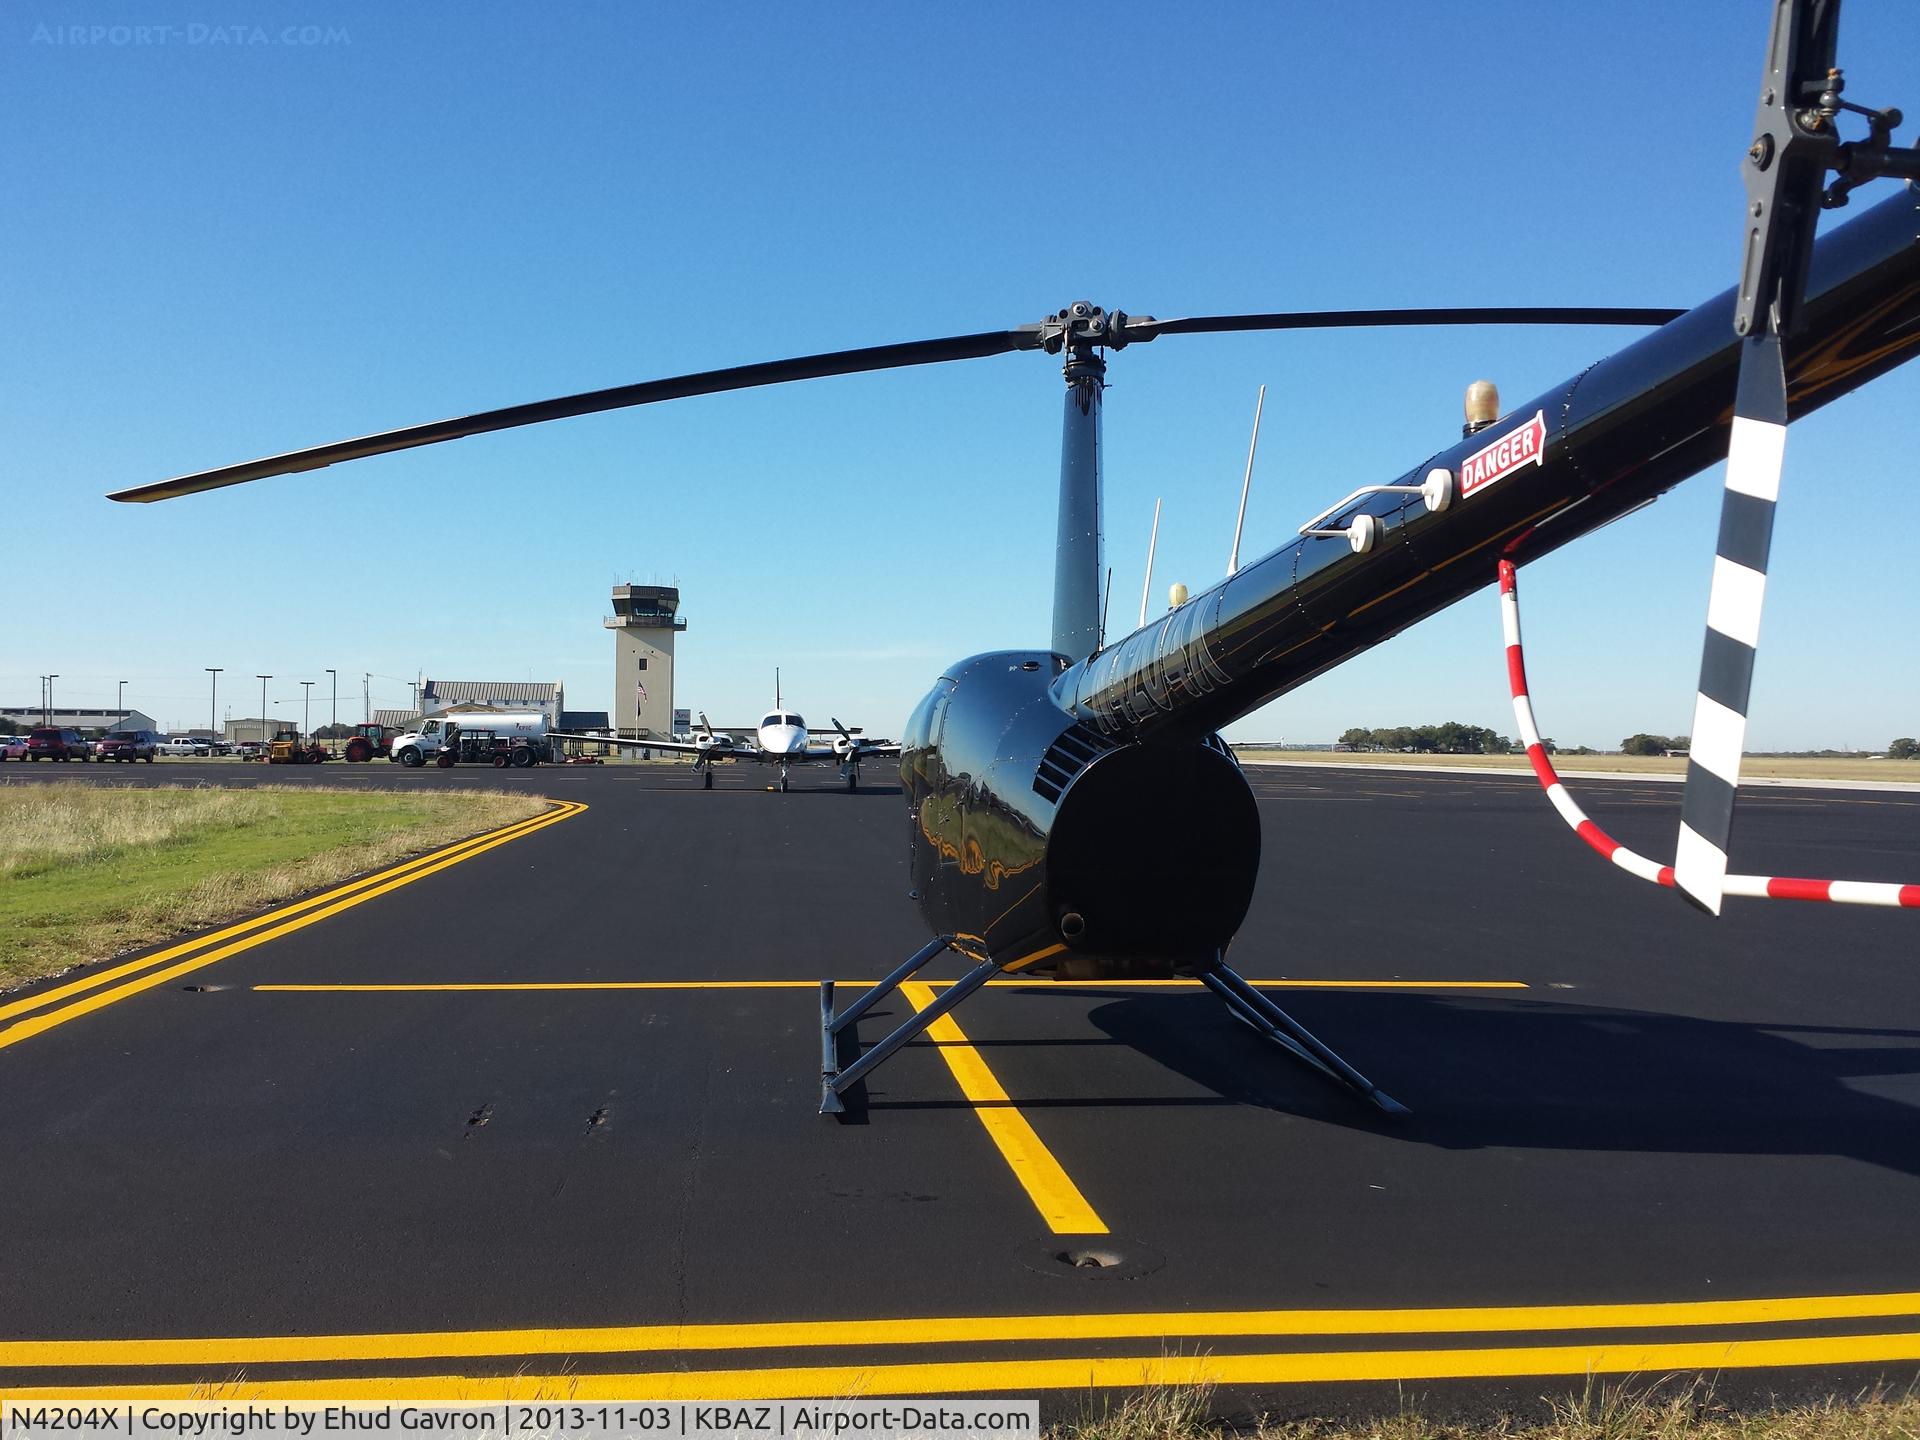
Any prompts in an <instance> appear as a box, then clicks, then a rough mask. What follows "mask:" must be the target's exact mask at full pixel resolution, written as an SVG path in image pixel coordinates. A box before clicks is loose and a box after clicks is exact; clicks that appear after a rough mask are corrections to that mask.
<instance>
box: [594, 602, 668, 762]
mask: <svg viewBox="0 0 1920 1440" xmlns="http://www.w3.org/2000/svg"><path fill="white" fill-rule="evenodd" d="M604 623H605V625H606V628H607V629H609V630H611V631H613V726H614V732H615V733H616V734H617V735H619V736H621V737H622V738H623V739H627V740H654V739H671V738H672V736H673V642H674V637H675V636H677V635H678V634H679V633H680V632H681V631H682V630H685V629H686V628H687V622H686V620H685V619H684V618H683V617H682V616H681V614H680V590H679V587H678V586H675V585H616V586H614V587H613V614H612V615H610V616H608V617H607V619H606V621H605V622H604Z"/></svg>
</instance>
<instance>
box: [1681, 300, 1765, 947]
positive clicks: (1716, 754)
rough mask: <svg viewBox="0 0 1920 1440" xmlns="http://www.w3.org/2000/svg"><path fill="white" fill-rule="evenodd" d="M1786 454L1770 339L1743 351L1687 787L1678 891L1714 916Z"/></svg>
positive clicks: (1722, 879) (1737, 780) (1742, 750)
mask: <svg viewBox="0 0 1920 1440" xmlns="http://www.w3.org/2000/svg"><path fill="white" fill-rule="evenodd" d="M1786 451H1787V376H1786V369H1785V365H1784V362H1783V360H1782V357H1781V352H1780V337H1779V336H1778V335H1776V334H1774V333H1772V330H1771V327H1769V329H1768V332H1767V333H1765V334H1762V335H1759V336H1755V337H1754V338H1752V339H1749V340H1746V341H1743V342H1742V343H1741V346H1740V380H1739V384H1738V387H1737V389H1736V391H1735V394H1734V403H1733V434H1732V437H1731V439H1730V440H1729V442H1728V446H1727V483H1726V488H1725V489H1724V491H1722V493H1721V497H1720V535H1719V539H1718V540H1717V541H1716V543H1715V546H1714V559H1713V587H1712V589H1711V591H1710V592H1709V594H1708V598H1707V631H1706V640H1705V643H1704V645H1703V646H1702V649H1701V654H1700V685H1699V691H1698V694H1697V695H1696V696H1695V698H1694V707H1693V730H1692V732H1691V741H1690V744H1691V752H1690V754H1689V756H1688V760H1687V788H1686V793H1685V795H1684V796H1683V797H1682V799H1681V804H1680V836H1679V839H1678V841H1677V842H1676V844H1675V847H1674V859H1673V874H1674V883H1675V884H1676V885H1677V886H1678V887H1679V889H1680V891H1681V893H1682V894H1684V895H1686V897H1687V898H1688V899H1689V900H1691V901H1692V902H1693V903H1694V904H1695V905H1697V906H1699V907H1700V908H1701V909H1702V910H1705V911H1707V912H1708V913H1710V914H1713V915H1718V914H1719V913H1720V902H1721V899H1722V897H1723V895H1724V893H1725V890H1726V878H1727V845H1728V841H1729V839H1730V837H1731V836H1732V834H1733V806H1734V801H1735V800H1736V798H1738V794H1739V789H1740V761H1741V757H1742V756H1743V755H1744V754H1745V752H1746V746H1747V702H1748V698H1749V696H1750V695H1751V693H1752V689H1753V662H1754V659H1755V657H1756V656H1757V655H1758V654H1759V649H1760V611H1761V607H1762V604H1763V602H1764V601H1765V599H1766V593H1767V554H1768V551H1769V549H1770V548H1771V547H1772V543H1773V514H1774V509H1775V506H1776V504H1777V503H1778V501H1779V499H1780V471H1781V467H1782V465H1783V464H1784V462H1785V459H1786Z"/></svg>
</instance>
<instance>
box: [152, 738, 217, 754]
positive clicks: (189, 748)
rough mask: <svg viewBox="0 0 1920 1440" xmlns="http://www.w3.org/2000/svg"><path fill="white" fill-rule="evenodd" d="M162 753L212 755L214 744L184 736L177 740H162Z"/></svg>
mask: <svg viewBox="0 0 1920 1440" xmlns="http://www.w3.org/2000/svg"><path fill="white" fill-rule="evenodd" d="M160 753H161V754H162V755H211V754H212V753H213V746H212V745H211V744H209V743H208V742H207V741H205V740H189V739H186V738H185V737H184V736H183V737H181V738H179V739H176V740H163V741H161V742H160Z"/></svg>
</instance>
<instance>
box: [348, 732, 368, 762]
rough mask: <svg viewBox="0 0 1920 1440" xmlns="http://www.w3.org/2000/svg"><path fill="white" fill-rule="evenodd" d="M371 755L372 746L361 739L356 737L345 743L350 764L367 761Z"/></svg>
mask: <svg viewBox="0 0 1920 1440" xmlns="http://www.w3.org/2000/svg"><path fill="white" fill-rule="evenodd" d="M372 754H373V746H371V745H369V744H368V743H367V742H366V740H365V739H363V738H360V737H356V738H354V739H352V740H349V741H348V742H347V759H348V760H349V761H350V762H354V763H358V762H359V761H362V760H366V759H368V758H369V757H370V756H371V755H372Z"/></svg>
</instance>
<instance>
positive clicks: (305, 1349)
mask: <svg viewBox="0 0 1920 1440" xmlns="http://www.w3.org/2000/svg"><path fill="white" fill-rule="evenodd" d="M1916 1314H1920V1294H1916V1293H1912V1292H1899V1293H1892V1294H1878V1295H1813V1296H1794V1297H1785V1298H1778V1299H1756V1300H1716V1301H1666V1302H1653V1303H1645V1304H1596V1305H1582V1304H1570V1305H1515V1306H1488V1307H1443V1308H1434V1309H1408V1310H1365V1309H1362V1310H1252V1311H1216V1312H1193V1311H1172V1312H1160V1313H1153V1312H1148V1313H1138V1314H1133V1313H1120V1314H1082V1315H1071V1314H1054V1315H1003V1316H951V1317H947V1316H936V1317H927V1318H921V1319H894V1320H824V1321H798V1322H796V1321H775V1322H758V1323H732V1324H708V1325H699V1324H694V1325H688V1324H668V1325H633V1326H608V1327H602V1328H554V1329H547V1330H537V1329H536V1330H482V1331H439V1332H431V1331H429V1332H405V1333H398V1334H367V1335H310V1336H255V1337H233V1338H222V1339H212V1338H208V1339H178V1340H132V1339H129V1340H14V1341H0V1370H4V1369H11V1370H21V1369H32V1370H51V1369H111V1370H124V1369H128V1368H144V1367H150V1366H174V1367H181V1366H191V1367H198V1368H199V1369H200V1378H199V1379H196V1380H186V1381H163V1382H160V1383H149V1384H144V1385H129V1384H125V1383H122V1384H117V1385H111V1386H104V1387H89V1386H84V1385H83V1386H78V1387H73V1386H61V1387H40V1388H15V1387H4V1388H5V1391H6V1398H7V1399H9V1400H21V1401H24V1400H42V1399H75V1400H79V1399H85V1398H89V1397H92V1396H98V1395H108V1394H111V1395H117V1396H120V1397H121V1398H123V1399H154V1400H161V1399H182V1398H211V1399H223V1400H241V1399H281V1400H295V1399H301V1400H369V1401H374V1400H379V1401H398V1400H407V1401H415V1402H430V1401H441V1402H454V1401H462V1400H467V1401H479V1400H503V1399H568V1400H582V1401H585V1400H593V1399H602V1398H606V1399H639V1398H646V1399H655V1400H672V1399H683V1398H684V1399H697V1400H743V1399H765V1398H780V1397H799V1396H835V1395H869V1396H875V1395H915V1394H918V1395H940V1394H959V1393H967V1392H975V1393H978V1392H983V1391H1011V1392H1016V1393H1017V1392H1019V1391H1022V1390H1058V1389H1083V1388H1086V1387H1089V1386H1138V1385H1148V1384H1160V1385H1202V1384H1218V1385H1271V1384H1298V1383H1306V1382H1322V1383H1324V1382H1329V1381H1367V1380H1371V1381H1379V1380H1439V1379H1462V1378H1476V1377H1477V1378H1486V1377H1519V1376H1576V1377H1578V1376H1587V1375H1601V1374H1628V1373H1647V1372H1654V1373H1658V1372H1662V1371H1667V1370H1721V1369H1750V1368H1760V1367H1773V1366H1798V1365H1845V1364H1869V1363H1889V1362H1905V1361H1912V1360H1917V1359H1920V1334H1916V1333H1914V1331H1913V1330H1912V1328H1911V1322H1912V1320H1913V1319H1914V1317H1915V1316H1916ZM1849 1320H1851V1321H1856V1322H1859V1321H1887V1320H1894V1321H1902V1322H1907V1323H1908V1328H1906V1329H1902V1330H1894V1331H1877V1332H1870V1333H1853V1334H1821V1333H1811V1334H1804V1335H1799V1336H1781V1335H1778V1334H1772V1335H1769V1334H1764V1333H1763V1334H1761V1335H1757V1336H1756V1335H1754V1334H1752V1331H1751V1328H1750V1327H1754V1326H1779V1325H1788V1324H1799V1325H1824V1324H1831V1323H1833V1322H1837V1321H1849ZM1708 1329H1711V1330H1714V1331H1717V1332H1718V1333H1715V1334H1713V1335H1711V1337H1710V1338H1683V1339H1682V1338H1672V1339H1641V1338H1634V1337H1632V1336H1631V1335H1622V1334H1619V1333H1618V1332H1622V1331H1634V1330H1642V1331H1644V1330H1666V1331H1669V1332H1671V1331H1673V1330H1680V1331H1688V1330H1691V1331H1693V1332H1694V1334H1695V1336H1698V1335H1699V1333H1700V1332H1701V1331H1702V1330H1708ZM1575 1331H1586V1332H1589V1334H1590V1335H1591V1336H1592V1338H1586V1339H1574V1340H1571V1342H1570V1343H1569V1341H1568V1340H1567V1339H1555V1340H1550V1341H1548V1342H1547V1343H1541V1341H1540V1340H1539V1339H1534V1340H1533V1341H1532V1342H1531V1343H1520V1344H1512V1343H1508V1344H1494V1345H1478V1346H1476V1345H1466V1346H1463V1345H1461V1344H1459V1343H1458V1342H1459V1341H1460V1340H1462V1339H1463V1338H1465V1337H1468V1336H1476V1335H1501V1336H1506V1337H1516V1338H1517V1337H1521V1336H1528V1337H1548V1336H1555V1334H1556V1332H1558V1333H1559V1335H1561V1336H1565V1335H1566V1334H1567V1332H1575ZM1608 1331H1612V1332H1615V1334H1613V1335H1611V1336H1608V1335H1604V1334H1603V1333H1602V1334H1594V1333H1593V1332H1608ZM1401 1335H1406V1336H1414V1335H1417V1336H1422V1337H1425V1338H1427V1339H1429V1340H1438V1341H1440V1342H1441V1343H1440V1344H1438V1345H1435V1344H1431V1343H1429V1344H1424V1345H1418V1346H1411V1347H1407V1348H1393V1349H1382V1348H1379V1345H1378V1341H1379V1340H1380V1339H1382V1338H1385V1337H1388V1336H1401ZM1357 1336H1364V1337H1369V1338H1370V1339H1372V1340H1373V1342H1374V1343H1373V1344H1372V1345H1371V1346H1369V1347H1368V1348H1365V1349H1327V1348H1324V1347H1323V1345H1319V1344H1316V1345H1313V1346H1311V1347H1310V1348H1306V1349H1296V1350H1268V1351H1263V1352H1258V1353H1226V1354H1204V1353H1192V1351H1191V1350H1188V1351H1187V1352H1186V1353H1182V1347H1183V1346H1185V1345H1187V1344H1188V1343H1189V1342H1199V1343H1204V1342H1205V1341H1208V1340H1236V1341H1242V1342H1244V1341H1247V1340H1253V1339H1260V1338H1267V1339H1273V1338H1301V1339H1308V1340H1311V1341H1316V1342H1324V1341H1326V1340H1331V1339H1336V1338H1343V1337H1357ZM1126 1340H1135V1341H1140V1340H1151V1341H1158V1342H1159V1344H1160V1346H1161V1353H1159V1354H1155V1355H1133V1356H1113V1355H1080V1356H1060V1357H1049V1358H1042V1357H1028V1356H1018V1355H1013V1356H1007V1355H1002V1356H999V1357H990V1356H980V1357H977V1358H973V1359H966V1360H941V1361H929V1360H921V1359H917V1358H905V1359H890V1360H877V1361H869V1362H866V1363H860V1362H854V1363H845V1362H842V1363H829V1364H817V1365H797V1366H794V1365H788V1366H767V1367H748V1366H742V1367H740V1368H733V1369H724V1368H723V1369H705V1370H695V1369H676V1368H674V1367H672V1366H670V1365H669V1366H656V1368H653V1369H650V1370H625V1371H619V1372H600V1371H584V1372H583V1371H578V1370H574V1369H572V1368H571V1365H570V1364H569V1365H568V1366H565V1367H562V1369H560V1370H559V1371H556V1372H553V1373H534V1372H529V1371H526V1370H515V1371H514V1372H513V1373H511V1374H499V1375H475V1374H447V1373H441V1374H432V1375H394V1374H386V1375H360V1376H337V1377H331V1378H327V1377H318V1376H312V1375H303V1376H289V1377H286V1378H268V1379H255V1378H242V1377H244V1373H245V1368H246V1367H251V1366H260V1365H285V1364H314V1363H320V1364H342V1363H355V1362H358V1363H366V1362H376V1363H377V1362H382V1361H386V1362H392V1361H420V1360H432V1359H438V1360H442V1361H445V1360H473V1359H486V1360H492V1361H495V1362H503V1361H505V1360H508V1359H510V1358H514V1357H531V1356H542V1355H544V1356H564V1357H579V1356H586V1355H606V1354H623V1353H624V1354H633V1353H647V1352H651V1353H654V1354H664V1355H678V1356H687V1355H698V1354H703V1353H706V1354H711V1353H715V1352H722V1351H748V1352H750V1351H755V1350H789V1351H790V1350H808V1349H820V1348H841V1347H866V1346H880V1347H886V1348H889V1349H893V1350H895V1352H896V1353H898V1352H899V1351H900V1350H905V1351H906V1352H908V1354H909V1355H910V1354H911V1352H912V1351H913V1350H915V1349H917V1348H919V1347H925V1346H952V1345H955V1344H975V1345H992V1346H1004V1345H1008V1344H1019V1343H1028V1344H1031V1343H1036V1342H1038V1343H1047V1342H1054V1343H1061V1342H1065V1343H1074V1342H1087V1341H1108V1342H1111V1341H1126ZM1449 1342H1451V1343H1449ZM235 1372H238V1374H236V1373H235ZM227 1376H232V1377H233V1378H231V1379H227V1378H225V1377H227Z"/></svg>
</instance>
